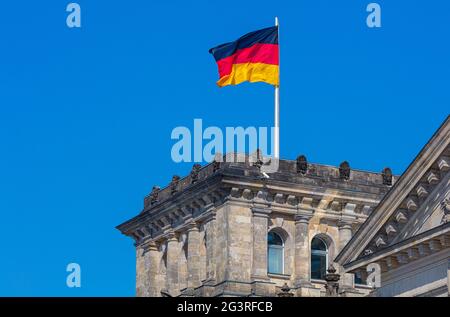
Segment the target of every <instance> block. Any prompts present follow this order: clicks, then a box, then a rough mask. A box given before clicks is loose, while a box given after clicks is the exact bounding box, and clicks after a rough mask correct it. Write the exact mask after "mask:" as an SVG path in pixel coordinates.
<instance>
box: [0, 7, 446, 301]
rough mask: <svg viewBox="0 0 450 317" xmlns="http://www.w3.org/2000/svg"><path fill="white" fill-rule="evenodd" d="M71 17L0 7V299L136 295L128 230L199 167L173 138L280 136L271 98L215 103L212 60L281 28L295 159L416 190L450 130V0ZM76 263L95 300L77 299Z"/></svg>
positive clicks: (240, 96) (260, 95) (103, 11)
mask: <svg viewBox="0 0 450 317" xmlns="http://www.w3.org/2000/svg"><path fill="white" fill-rule="evenodd" d="M369 2H371V1H369V0H367V1H361V0H359V1H331V0H330V1H325V0H308V1H305V0H298V1H273V0H272V1H262V0H258V1H231V0H229V1H206V0H205V1H144V0H142V1H99V0H97V1H87V0H83V1H81V0H80V1H78V3H79V4H80V5H81V9H82V28H81V29H69V28H68V27H67V26H66V24H65V19H66V16H67V13H66V12H65V7H66V5H67V4H68V3H69V1H61V0H58V1H25V2H23V1H4V2H2V4H1V5H0V40H1V44H0V48H1V49H0V172H1V175H0V215H1V219H0V223H1V225H2V226H1V227H2V228H1V230H0V296H10V295H13V296H19V295H22V296H47V295H51V296H82V295H84V296H94V295H99V296H100V295H102V296H103V295H104V296H133V295H134V292H135V291H134V282H135V259H134V248H133V243H132V240H131V239H129V238H127V237H125V236H122V235H121V234H120V233H119V232H118V231H117V230H116V229H115V228H114V227H115V226H116V225H118V224H120V223H121V222H123V221H124V220H126V219H129V218H130V217H132V216H134V215H136V214H137V213H138V212H139V211H140V210H141V208H142V205H143V197H144V196H145V195H146V194H148V192H149V191H150V189H151V187H152V185H154V184H159V185H165V184H166V183H168V182H169V181H170V179H171V176H172V175H173V174H180V175H185V174H187V173H188V172H189V170H190V168H191V164H175V163H174V162H172V160H171V157H170V149H171V146H172V145H173V143H174V142H173V141H172V140H171V139H170V133H171V131H172V129H173V128H174V127H176V126H180V125H185V126H188V127H192V125H193V119H194V118H202V119H203V122H204V125H208V126H219V127H226V126H244V127H246V126H268V125H270V124H271V123H272V116H273V110H272V108H273V88H272V87H270V86H269V85H266V84H262V83H259V84H243V85H240V86H235V87H225V88H222V89H219V88H217V87H216V84H215V82H216V80H217V69H216V65H215V62H214V60H213V58H212V56H210V55H209V54H208V49H209V48H210V47H213V46H215V45H218V44H221V43H224V42H227V41H230V40H234V39H236V38H238V37H239V36H241V35H243V34H244V33H247V32H249V31H253V30H256V29H259V28H263V27H267V26H270V25H272V24H273V20H274V16H275V15H278V16H279V18H280V24H281V26H280V31H281V34H280V48H281V156H282V157H283V158H290V159H294V158H295V157H296V156H297V155H298V154H305V155H306V156H307V157H308V159H309V160H310V161H313V162H317V163H323V164H332V165H338V164H339V163H340V162H341V161H343V160H348V161H349V162H350V164H351V166H352V167H353V168H357V169H365V170H373V171H380V170H381V169H382V168H383V167H385V166H390V167H391V168H392V169H393V171H394V172H395V173H401V172H403V171H404V169H405V168H406V167H407V165H408V164H409V162H410V161H411V160H412V159H413V158H414V156H415V155H416V154H417V152H418V151H419V150H420V149H421V147H422V146H423V145H424V144H425V142H426V141H427V140H428V139H429V137H430V136H431V135H432V134H433V132H434V131H435V130H436V129H437V128H438V126H439V125H440V123H441V122H442V121H443V120H444V119H445V117H446V116H447V115H448V114H449V108H450V107H449V105H450V96H449V87H450V76H449V74H450V44H449V38H450V25H449V22H448V21H449V19H448V13H449V12H450V3H449V2H448V1H444V0H441V1H431V2H429V1H413V0H409V1H399V0H398V1H381V0H380V1H378V3H379V4H380V5H381V7H382V27H381V28H380V29H369V28H368V27H367V26H366V23H365V20H366V16H367V13H366V10H365V8H366V5H367V4H368V3H369ZM70 262H77V263H79V264H80V265H81V269H82V287H81V288H80V289H69V288H67V287H66V284H65V280H66V275H67V273H66V271H65V268H66V265H67V264H68V263H70Z"/></svg>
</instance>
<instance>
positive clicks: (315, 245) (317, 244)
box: [311, 238, 327, 251]
mask: <svg viewBox="0 0 450 317" xmlns="http://www.w3.org/2000/svg"><path fill="white" fill-rule="evenodd" d="M311 250H320V251H326V250H327V245H326V244H325V242H323V241H322V239H319V238H314V239H313V240H312V241H311Z"/></svg>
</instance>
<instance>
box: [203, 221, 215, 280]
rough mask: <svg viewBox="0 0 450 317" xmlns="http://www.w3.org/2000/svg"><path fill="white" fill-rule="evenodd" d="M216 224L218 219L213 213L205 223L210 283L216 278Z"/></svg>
mask: <svg viewBox="0 0 450 317" xmlns="http://www.w3.org/2000/svg"><path fill="white" fill-rule="evenodd" d="M215 226H216V219H215V217H214V215H211V216H210V217H209V218H208V219H207V220H206V221H205V223H204V224H203V228H204V231H205V240H206V281H208V282H209V283H211V282H214V281H215V280H216V274H215V273H216V271H215V270H216V267H215V248H214V243H215Z"/></svg>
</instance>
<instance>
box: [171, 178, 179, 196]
mask: <svg viewBox="0 0 450 317" xmlns="http://www.w3.org/2000/svg"><path fill="white" fill-rule="evenodd" d="M179 182H180V176H178V175H173V176H172V181H171V182H170V194H171V195H173V194H175V193H176V192H178V183H179Z"/></svg>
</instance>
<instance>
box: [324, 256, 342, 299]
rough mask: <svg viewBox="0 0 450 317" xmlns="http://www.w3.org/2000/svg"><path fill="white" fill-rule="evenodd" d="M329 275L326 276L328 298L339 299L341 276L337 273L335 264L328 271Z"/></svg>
mask: <svg viewBox="0 0 450 317" xmlns="http://www.w3.org/2000/svg"><path fill="white" fill-rule="evenodd" d="M327 272H328V273H327V274H325V281H326V282H327V283H326V284H325V290H326V296H327V297H337V296H338V292H339V280H340V279H341V276H340V275H339V274H337V273H336V269H335V268H334V266H333V264H330V266H329V267H328V270H327Z"/></svg>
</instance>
